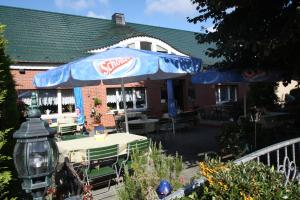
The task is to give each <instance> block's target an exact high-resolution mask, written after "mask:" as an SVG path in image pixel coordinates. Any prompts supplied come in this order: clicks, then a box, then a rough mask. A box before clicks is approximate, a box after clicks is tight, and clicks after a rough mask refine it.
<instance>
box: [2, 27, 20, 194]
mask: <svg viewBox="0 0 300 200" xmlns="http://www.w3.org/2000/svg"><path fill="white" fill-rule="evenodd" d="M4 28H5V26H4V25H1V24H0V199H4V197H7V195H12V194H9V192H8V191H7V186H8V185H9V182H10V180H11V178H12V173H11V167H12V162H11V156H12V148H13V142H12V132H13V130H14V129H15V128H16V127H17V125H18V121H19V117H18V110H17V104H16V103H17V101H16V98H17V97H16V91H15V85H14V81H13V78H12V75H11V73H10V71H9V66H10V64H11V61H10V59H9V57H8V56H6V55H5V45H6V43H7V42H6V40H5V39H4V36H3V32H4ZM13 195H14V194H13Z"/></svg>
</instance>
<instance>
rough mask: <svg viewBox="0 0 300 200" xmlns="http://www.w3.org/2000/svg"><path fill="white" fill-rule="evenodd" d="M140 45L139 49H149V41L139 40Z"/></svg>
mask: <svg viewBox="0 0 300 200" xmlns="http://www.w3.org/2000/svg"><path fill="white" fill-rule="evenodd" d="M140 45H141V46H140V49H142V50H148V51H151V46H152V44H151V42H141V43H140Z"/></svg>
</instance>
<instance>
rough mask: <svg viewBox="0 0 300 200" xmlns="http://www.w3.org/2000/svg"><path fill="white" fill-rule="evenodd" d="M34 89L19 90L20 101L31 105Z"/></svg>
mask: <svg viewBox="0 0 300 200" xmlns="http://www.w3.org/2000/svg"><path fill="white" fill-rule="evenodd" d="M33 91H34V90H18V91H17V92H18V101H21V102H23V103H24V104H26V105H27V106H30V105H31V93H32V92H33Z"/></svg>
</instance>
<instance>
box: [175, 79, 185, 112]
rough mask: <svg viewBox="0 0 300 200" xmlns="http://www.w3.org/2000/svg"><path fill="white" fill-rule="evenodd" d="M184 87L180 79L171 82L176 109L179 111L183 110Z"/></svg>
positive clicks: (183, 81)
mask: <svg viewBox="0 0 300 200" xmlns="http://www.w3.org/2000/svg"><path fill="white" fill-rule="evenodd" d="M184 85H185V80H181V79H176V80H173V89H174V98H175V103H176V108H177V109H180V110H184V93H183V88H184Z"/></svg>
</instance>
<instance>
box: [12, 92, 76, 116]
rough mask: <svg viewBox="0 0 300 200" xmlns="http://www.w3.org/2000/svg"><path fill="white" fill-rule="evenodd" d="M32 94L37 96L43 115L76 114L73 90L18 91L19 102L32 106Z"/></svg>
mask: <svg viewBox="0 0 300 200" xmlns="http://www.w3.org/2000/svg"><path fill="white" fill-rule="evenodd" d="M32 92H35V93H36V94H37V101H38V104H39V109H40V111H41V113H42V115H43V114H62V113H73V112H75V99H74V95H73V90H18V100H19V101H22V102H24V103H25V104H26V105H28V106H30V105H31V94H32Z"/></svg>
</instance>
